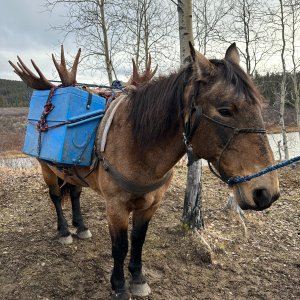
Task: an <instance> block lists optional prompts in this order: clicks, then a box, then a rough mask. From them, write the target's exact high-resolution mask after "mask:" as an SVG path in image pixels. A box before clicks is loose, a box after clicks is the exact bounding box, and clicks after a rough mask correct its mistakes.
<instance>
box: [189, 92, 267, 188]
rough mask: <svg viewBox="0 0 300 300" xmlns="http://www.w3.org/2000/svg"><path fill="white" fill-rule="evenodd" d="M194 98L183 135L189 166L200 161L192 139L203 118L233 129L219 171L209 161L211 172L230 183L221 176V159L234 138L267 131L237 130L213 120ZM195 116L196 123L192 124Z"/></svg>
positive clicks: (224, 149) (255, 129) (260, 129)
mask: <svg viewBox="0 0 300 300" xmlns="http://www.w3.org/2000/svg"><path fill="white" fill-rule="evenodd" d="M192 97H193V101H192V109H191V113H190V115H189V118H188V120H187V122H185V123H184V133H183V141H184V144H185V146H186V153H187V157H188V166H190V165H191V164H192V163H193V162H194V161H195V160H198V159H199V158H198V157H196V156H195V155H194V153H193V146H192V144H191V139H192V137H193V135H194V133H195V131H196V130H197V129H198V128H199V126H200V122H201V119H202V117H204V118H205V119H207V120H208V121H210V122H212V123H214V124H216V125H218V126H222V127H225V128H228V129H231V130H232V131H233V132H232V135H231V136H230V137H229V139H228V141H227V142H226V144H225V146H224V148H223V149H222V151H221V154H220V156H219V158H218V160H217V170H215V169H214V167H213V166H212V164H211V162H209V161H208V166H209V169H210V170H211V172H212V173H213V174H214V175H215V176H216V177H218V178H219V179H221V180H222V181H223V182H225V183H228V182H227V180H226V178H224V176H222V175H221V172H220V165H221V158H222V156H223V154H224V152H225V151H226V150H227V149H228V147H229V145H230V144H231V142H232V140H233V138H234V137H235V136H237V135H238V134H240V133H259V134H265V133H266V132H267V131H266V130H265V129H264V128H251V127H250V128H237V127H234V126H230V125H228V124H225V123H222V122H220V121H218V120H215V119H214V118H211V117H209V116H207V115H206V114H204V113H203V111H202V108H201V107H199V106H195V104H194V103H195V101H194V95H193V96H192ZM193 114H195V118H194V122H192V115H193Z"/></svg>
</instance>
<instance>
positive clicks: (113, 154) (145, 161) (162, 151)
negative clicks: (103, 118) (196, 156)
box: [104, 101, 185, 179]
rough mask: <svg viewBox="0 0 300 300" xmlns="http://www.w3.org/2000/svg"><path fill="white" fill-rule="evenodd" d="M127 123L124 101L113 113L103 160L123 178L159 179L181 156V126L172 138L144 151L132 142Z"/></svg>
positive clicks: (182, 150) (129, 127) (183, 149)
mask: <svg viewBox="0 0 300 300" xmlns="http://www.w3.org/2000/svg"><path fill="white" fill-rule="evenodd" d="M127 120H128V114H127V109H126V101H125V103H122V104H121V105H120V106H119V107H118V109H117V111H116V113H115V116H114V121H113V123H112V126H111V128H110V131H109V134H108V139H107V146H106V149H105V152H104V156H105V157H106V158H107V159H108V160H109V161H110V162H111V164H112V165H114V166H115V167H116V168H117V169H118V170H119V171H120V172H121V173H122V174H124V176H127V175H128V173H135V174H137V176H143V175H144V176H146V177H153V178H156V179H157V178H161V177H162V176H164V175H165V174H166V173H167V172H168V171H169V170H170V169H172V167H173V166H174V165H175V164H176V163H177V162H178V160H179V159H180V158H181V157H182V156H183V155H184V152H185V146H184V143H183V138H182V132H183V128H182V126H180V128H179V129H178V131H177V132H176V133H174V135H173V136H171V137H168V138H167V139H165V140H163V141H161V142H160V143H156V142H153V144H152V145H151V146H150V147H148V148H146V149H140V147H138V146H137V145H136V143H135V142H134V138H133V136H132V128H131V126H130V125H129V124H128V121H127ZM139 172H140V174H138V173H139Z"/></svg>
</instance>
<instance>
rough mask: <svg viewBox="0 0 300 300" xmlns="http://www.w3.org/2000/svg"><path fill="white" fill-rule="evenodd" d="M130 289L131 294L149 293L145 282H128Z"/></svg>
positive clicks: (138, 295)
mask: <svg viewBox="0 0 300 300" xmlns="http://www.w3.org/2000/svg"><path fill="white" fill-rule="evenodd" d="M130 291H131V294H132V295H133V296H136V297H146V296H149V295H150V294H151V289H150V286H149V285H148V283H147V282H145V283H130Z"/></svg>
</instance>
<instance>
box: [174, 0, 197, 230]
mask: <svg viewBox="0 0 300 300" xmlns="http://www.w3.org/2000/svg"><path fill="white" fill-rule="evenodd" d="M178 20H179V39H180V61H181V64H182V65H183V64H184V63H185V62H186V60H187V58H188V57H189V56H190V48H189V42H192V43H193V44H194V38H193V29H192V1H191V0H189V1H183V0H178ZM201 173H202V164H201V160H199V161H196V162H194V163H193V164H192V165H191V166H190V167H189V168H188V174H187V184H186V192H185V198H184V207H183V213H182V223H183V226H184V228H188V229H192V230H201V229H202V228H203V218H202V213H201V208H202V182H201Z"/></svg>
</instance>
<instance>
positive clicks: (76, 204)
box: [69, 184, 87, 232]
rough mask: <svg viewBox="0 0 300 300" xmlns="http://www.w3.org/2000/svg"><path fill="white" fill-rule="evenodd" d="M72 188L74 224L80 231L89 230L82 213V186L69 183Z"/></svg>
mask: <svg viewBox="0 0 300 300" xmlns="http://www.w3.org/2000/svg"><path fill="white" fill-rule="evenodd" d="M69 188H70V197H71V202H72V214H73V220H72V224H73V226H75V227H77V229H78V232H80V231H85V230H87V227H86V226H85V225H84V223H83V218H82V214H81V207H80V194H81V191H82V187H80V186H76V185H72V184H70V185H69Z"/></svg>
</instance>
